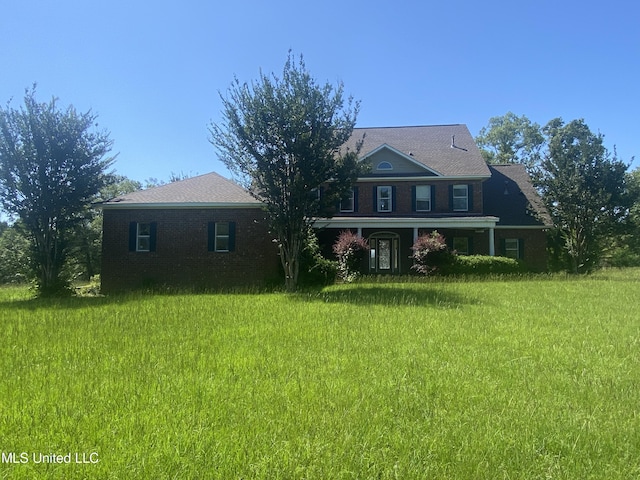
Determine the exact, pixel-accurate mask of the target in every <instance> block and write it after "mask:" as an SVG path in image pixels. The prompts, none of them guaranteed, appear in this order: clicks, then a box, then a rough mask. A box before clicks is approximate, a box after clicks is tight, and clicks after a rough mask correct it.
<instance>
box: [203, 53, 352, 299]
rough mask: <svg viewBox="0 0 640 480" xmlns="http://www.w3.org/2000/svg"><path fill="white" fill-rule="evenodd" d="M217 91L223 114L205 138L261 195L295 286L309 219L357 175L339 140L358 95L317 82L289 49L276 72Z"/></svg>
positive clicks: (346, 133) (347, 130) (326, 211)
mask: <svg viewBox="0 0 640 480" xmlns="http://www.w3.org/2000/svg"><path fill="white" fill-rule="evenodd" d="M221 98H222V102H223V111H222V116H223V121H222V122H221V123H220V124H215V123H214V124H211V126H210V133H211V137H210V141H211V143H212V144H213V145H214V146H215V147H217V149H218V151H219V153H220V155H221V160H222V161H223V162H224V163H225V165H226V166H227V167H228V168H229V170H230V171H231V172H232V173H233V174H234V175H235V176H236V177H237V179H238V180H240V182H241V183H242V184H243V185H244V186H245V187H246V188H247V189H248V190H249V191H250V192H251V193H252V194H253V195H254V196H255V197H256V198H258V199H260V200H261V201H262V202H263V203H264V205H265V208H266V210H267V213H268V217H269V221H270V226H271V230H272V232H273V234H274V235H275V237H276V239H277V242H278V247H279V251H280V259H281V262H282V267H283V269H284V273H285V284H286V287H287V288H288V289H289V290H293V289H295V287H296V285H297V281H298V271H299V257H300V252H301V249H302V246H303V243H304V240H305V237H306V232H307V231H308V227H309V226H310V225H311V224H312V223H313V221H314V218H316V217H318V216H328V215H330V212H331V211H332V209H335V205H336V203H337V202H338V201H339V200H340V199H341V198H342V197H344V196H345V195H346V194H347V192H348V190H349V188H350V187H351V185H352V184H353V182H354V181H355V179H356V178H357V176H358V173H359V163H358V160H357V155H358V152H357V151H346V150H342V149H341V147H342V146H343V145H344V144H345V142H346V141H347V140H348V139H349V137H350V136H351V134H352V132H353V128H354V126H355V123H356V117H357V114H358V109H359V103H358V102H354V101H353V99H352V98H351V97H349V98H348V99H347V100H346V102H345V99H344V95H343V84H342V83H338V84H337V86H335V87H334V86H332V85H330V84H328V83H327V84H325V85H320V84H318V83H317V82H316V81H315V80H314V79H313V78H312V77H311V75H310V74H309V72H308V71H307V69H306V66H305V63H304V61H303V59H302V57H300V58H299V61H297V62H296V59H295V58H294V56H293V55H292V54H291V52H289V56H288V59H287V62H286V63H285V66H284V70H283V73H282V77H281V78H278V77H277V76H276V75H265V74H263V73H260V77H259V79H258V80H257V81H254V82H252V83H251V84H247V83H241V82H240V81H238V79H237V78H236V79H235V81H234V82H233V83H232V85H231V87H230V88H229V90H228V94H227V96H223V95H221ZM359 145H360V144H359ZM357 150H359V147H358V148H357Z"/></svg>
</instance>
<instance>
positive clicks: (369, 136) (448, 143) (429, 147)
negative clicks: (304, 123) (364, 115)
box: [345, 124, 490, 177]
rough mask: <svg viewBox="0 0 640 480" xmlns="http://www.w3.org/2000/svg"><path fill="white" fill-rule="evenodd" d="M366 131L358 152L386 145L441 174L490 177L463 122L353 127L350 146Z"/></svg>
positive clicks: (346, 145)
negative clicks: (454, 123) (409, 125)
mask: <svg viewBox="0 0 640 480" xmlns="http://www.w3.org/2000/svg"><path fill="white" fill-rule="evenodd" d="M363 134H364V135H365V139H364V144H363V146H362V150H360V156H361V157H363V156H366V155H367V154H368V153H370V152H372V151H374V150H375V149H377V148H378V147H380V146H381V145H384V144H386V145H389V146H390V147H393V148H394V149H396V150H399V151H400V152H402V153H404V154H405V155H410V156H411V158H412V159H414V160H416V161H417V162H419V163H422V164H423V165H425V166H427V167H429V168H430V169H432V170H434V171H436V172H437V173H439V174H440V175H443V176H480V177H489V175H490V173H489V169H488V168H487V164H486V162H485V161H484V159H483V158H482V155H481V154H480V150H479V149H478V147H477V145H476V143H475V141H474V140H473V137H472V136H471V133H470V132H469V129H468V128H467V126H466V125H462V124H458V125H431V126H417V127H382V128H355V129H354V130H353V135H352V136H351V138H350V139H349V141H348V142H347V143H346V144H345V147H348V148H349V149H351V150H354V149H355V146H356V142H357V141H358V140H360V139H362V136H363Z"/></svg>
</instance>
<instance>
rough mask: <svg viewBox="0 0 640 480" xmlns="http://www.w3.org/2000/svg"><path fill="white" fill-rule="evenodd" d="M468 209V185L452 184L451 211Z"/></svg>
mask: <svg viewBox="0 0 640 480" xmlns="http://www.w3.org/2000/svg"><path fill="white" fill-rule="evenodd" d="M467 210H469V186H468V185H454V186H453V211H454V212H466V211H467Z"/></svg>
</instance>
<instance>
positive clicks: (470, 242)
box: [468, 237, 474, 255]
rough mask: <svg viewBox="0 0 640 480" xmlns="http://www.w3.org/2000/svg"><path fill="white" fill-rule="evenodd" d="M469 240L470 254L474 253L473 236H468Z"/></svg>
mask: <svg viewBox="0 0 640 480" xmlns="http://www.w3.org/2000/svg"><path fill="white" fill-rule="evenodd" d="M468 242H469V255H473V254H474V252H473V237H469V238H468Z"/></svg>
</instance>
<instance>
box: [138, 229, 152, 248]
mask: <svg viewBox="0 0 640 480" xmlns="http://www.w3.org/2000/svg"><path fill="white" fill-rule="evenodd" d="M150 247H151V224H149V223H139V224H138V232H137V234H136V252H148V251H149V248H150Z"/></svg>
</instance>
